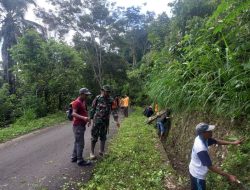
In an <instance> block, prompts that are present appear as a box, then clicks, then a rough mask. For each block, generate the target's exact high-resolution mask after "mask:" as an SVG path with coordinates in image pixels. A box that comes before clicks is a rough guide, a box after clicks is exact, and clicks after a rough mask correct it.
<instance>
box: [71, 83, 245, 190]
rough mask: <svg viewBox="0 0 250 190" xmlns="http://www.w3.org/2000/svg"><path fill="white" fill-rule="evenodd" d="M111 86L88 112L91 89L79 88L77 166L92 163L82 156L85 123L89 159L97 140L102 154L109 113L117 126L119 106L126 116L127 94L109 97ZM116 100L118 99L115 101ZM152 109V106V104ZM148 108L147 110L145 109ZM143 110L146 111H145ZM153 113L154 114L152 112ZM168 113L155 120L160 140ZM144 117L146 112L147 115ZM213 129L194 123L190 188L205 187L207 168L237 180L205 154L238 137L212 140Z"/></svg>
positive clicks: (167, 126)
mask: <svg viewBox="0 0 250 190" xmlns="http://www.w3.org/2000/svg"><path fill="white" fill-rule="evenodd" d="M110 92H111V88H110V86H109V85H104V86H103V87H102V88H101V94H100V95H98V96H96V97H95V99H94V100H93V102H92V107H91V109H90V113H88V109H87V104H86V100H87V98H88V96H89V95H90V94H91V92H90V91H89V90H88V89H87V88H81V89H80V90H79V97H78V98H77V99H76V100H74V101H73V102H72V108H73V113H72V116H73V118H74V119H73V132H74V137H75V141H74V148H73V153H72V157H71V161H72V162H77V164H78V165H79V166H86V165H89V164H91V162H90V161H87V160H84V159H83V156H82V155H83V149H84V133H85V130H86V126H87V127H89V126H90V125H91V123H92V122H93V125H92V129H91V153H90V158H91V159H95V158H96V155H95V145H96V143H97V141H98V138H99V139H100V151H99V155H100V156H103V155H104V148H105V142H106V139H107V132H108V127H109V118H110V114H112V115H113V117H114V120H115V122H116V126H117V127H120V123H119V121H118V107H119V106H120V107H121V108H123V109H124V114H125V117H127V116H128V111H127V109H128V105H129V97H128V96H125V97H124V98H122V99H121V100H119V99H115V100H114V99H112V98H111V96H110ZM118 100H119V102H118ZM118 104H119V106H118ZM149 108H150V107H149ZM151 108H152V107H151ZM148 111H149V110H147V112H148ZM145 113H146V112H145ZM152 114H153V113H152ZM170 114H171V112H170V110H167V111H166V112H165V113H164V114H162V115H159V117H158V119H157V128H158V135H159V138H160V139H161V140H164V137H165V135H166V133H167V132H168V131H169V129H170V126H171V120H170V118H171V116H170ZM146 116H147V115H146ZM214 129H215V125H209V124H207V123H200V124H198V125H197V126H196V133H197V136H196V138H195V140H194V144H193V148H192V153H191V161H190V164H189V174H190V181H191V189H192V190H205V189H206V181H205V177H206V174H207V172H208V170H210V171H212V172H214V173H217V174H219V175H222V176H225V177H227V178H228V180H229V181H231V182H239V181H238V180H237V178H236V176H234V175H231V174H229V173H226V172H224V171H222V170H221V169H219V168H218V167H216V166H214V165H213V164H212V161H211V159H210V156H209V153H208V147H209V146H211V145H213V144H218V145H230V144H231V145H238V144H241V143H242V141H243V140H242V139H241V140H236V141H233V142H230V141H225V140H220V139H214V138H212V131H213V130H214Z"/></svg>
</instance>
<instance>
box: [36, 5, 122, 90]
mask: <svg viewBox="0 0 250 190" xmlns="http://www.w3.org/2000/svg"><path fill="white" fill-rule="evenodd" d="M50 1H51V2H52V4H53V5H55V6H56V7H57V8H58V12H56V13H46V11H45V10H39V12H38V16H40V17H41V18H43V20H44V22H45V23H47V24H48V25H49V26H50V28H51V29H55V30H57V31H58V32H59V33H60V35H64V34H65V33H67V32H69V31H70V30H74V31H75V32H76V35H75V38H74V42H76V41H79V40H80V41H81V43H82V44H81V45H82V47H83V48H82V50H83V51H84V54H85V60H86V62H87V63H89V64H90V65H91V67H92V70H93V73H94V76H95V80H96V81H97V83H98V84H99V86H101V85H102V84H103V81H104V78H103V77H104V74H103V55H104V54H105V52H109V51H113V50H114V47H113V46H112V45H111V44H112V43H111V42H110V41H111V40H112V39H113V38H114V35H118V33H119V31H118V27H116V20H117V18H116V17H115V16H114V15H113V13H112V12H110V9H112V7H113V4H110V3H108V2H107V1H106V0H84V1H79V0H71V1H70V0H66V1H63V2H62V1H58V0H50Z"/></svg>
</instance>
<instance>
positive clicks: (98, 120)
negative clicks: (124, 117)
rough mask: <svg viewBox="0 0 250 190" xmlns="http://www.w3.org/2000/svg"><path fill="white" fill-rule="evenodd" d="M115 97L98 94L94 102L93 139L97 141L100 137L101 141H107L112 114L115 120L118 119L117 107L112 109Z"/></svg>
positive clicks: (92, 111) (92, 112)
mask: <svg viewBox="0 0 250 190" xmlns="http://www.w3.org/2000/svg"><path fill="white" fill-rule="evenodd" d="M113 101H114V100H113V98H111V97H107V98H105V97H104V96H102V95H99V96H97V97H96V98H95V99H94V100H93V103H92V109H91V111H90V119H93V127H92V130H91V136H92V138H91V141H92V142H93V143H96V142H97V141H98V137H100V140H101V141H106V136H107V132H108V127H109V118H110V114H111V113H112V114H113V117H114V120H117V119H118V113H117V110H116V109H112V104H113Z"/></svg>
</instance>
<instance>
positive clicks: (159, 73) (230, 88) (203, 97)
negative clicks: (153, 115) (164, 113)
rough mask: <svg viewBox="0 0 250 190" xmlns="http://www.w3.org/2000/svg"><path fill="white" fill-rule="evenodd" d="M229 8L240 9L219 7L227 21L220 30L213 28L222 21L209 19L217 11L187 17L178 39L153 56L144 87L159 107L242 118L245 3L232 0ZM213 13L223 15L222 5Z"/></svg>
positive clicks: (249, 106)
mask: <svg viewBox="0 0 250 190" xmlns="http://www.w3.org/2000/svg"><path fill="white" fill-rule="evenodd" d="M231 3H233V2H231ZM229 7H230V8H231V6H229ZM233 7H235V9H237V10H238V11H232V12H230V11H228V9H227V8H225V9H224V10H223V11H224V12H223V11H222V13H226V16H225V17H226V18H225V20H226V24H223V30H222V29H221V30H220V33H218V32H216V31H217V28H218V26H219V25H220V24H218V26H216V27H212V25H211V19H214V18H217V17H219V16H217V17H216V16H214V15H213V16H212V17H211V19H210V20H208V19H207V18H206V17H205V18H202V17H197V16H195V17H191V18H190V19H189V20H187V22H186V27H185V29H186V31H185V33H186V34H185V36H183V38H182V39H181V41H180V42H178V43H177V44H176V45H175V46H172V47H171V48H170V49H162V50H161V53H160V54H158V56H157V58H152V61H153V65H154V66H153V68H152V72H151V74H150V78H149V80H148V82H147V88H146V89H149V90H148V95H149V96H150V97H155V96H156V97H157V100H158V102H159V103H160V104H161V106H162V107H165V106H171V107H172V108H174V109H175V110H183V109H185V110H187V109H188V110H200V111H210V112H214V113H216V114H218V115H220V114H221V115H227V116H230V117H241V116H244V117H245V116H246V115H247V114H248V113H249V112H250V101H249V99H250V96H249V95H250V88H249V85H250V80H249V77H248V76H249V73H250V69H249V67H248V65H249V54H248V53H247V52H248V51H249V48H250V45H249V42H248V41H249V40H246V36H249V35H246V33H247V34H249V30H246V28H249V22H248V21H247V19H246V18H248V17H249V11H248V7H249V6H246V2H245V1H243V2H237V3H233ZM238 7H240V8H239V9H238ZM219 8H220V7H219ZM217 12H220V14H219V15H220V19H223V18H222V15H225V14H222V13H221V10H220V11H218V10H217V11H216V12H215V13H214V14H215V15H218V13H217ZM232 15H233V16H232ZM229 18H230V19H229ZM207 20H208V21H207ZM236 21H237V22H236ZM213 31H214V32H213ZM247 38H248V37H247ZM166 47H169V45H168V44H167V45H166ZM152 55H153V54H152ZM166 63H168V64H166Z"/></svg>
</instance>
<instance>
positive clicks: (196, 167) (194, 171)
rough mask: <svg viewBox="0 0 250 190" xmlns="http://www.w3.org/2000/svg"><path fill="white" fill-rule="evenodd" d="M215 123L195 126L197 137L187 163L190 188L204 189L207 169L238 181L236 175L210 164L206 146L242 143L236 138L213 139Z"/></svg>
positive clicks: (192, 189) (231, 180)
mask: <svg viewBox="0 0 250 190" xmlns="http://www.w3.org/2000/svg"><path fill="white" fill-rule="evenodd" d="M214 128H215V125H209V124H206V123H199V124H198V125H197V126H196V133H197V137H196V138H195V141H194V145H193V149H192V154H191V161H190V164H189V173H190V179H191V190H206V181H205V177H206V174H207V172H208V169H209V170H210V171H212V172H214V173H217V174H220V175H222V176H225V177H226V178H228V180H229V181H230V182H238V180H237V178H236V176H234V175H231V174H228V173H226V172H224V171H222V170H221V169H219V168H217V167H216V166H213V165H212V161H211V159H210V156H209V154H208V146H211V145H213V144H218V145H229V144H233V145H238V144H240V143H242V141H243V140H242V139H241V140H236V141H233V142H229V141H224V140H219V139H213V138H212V131H213V130H214Z"/></svg>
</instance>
